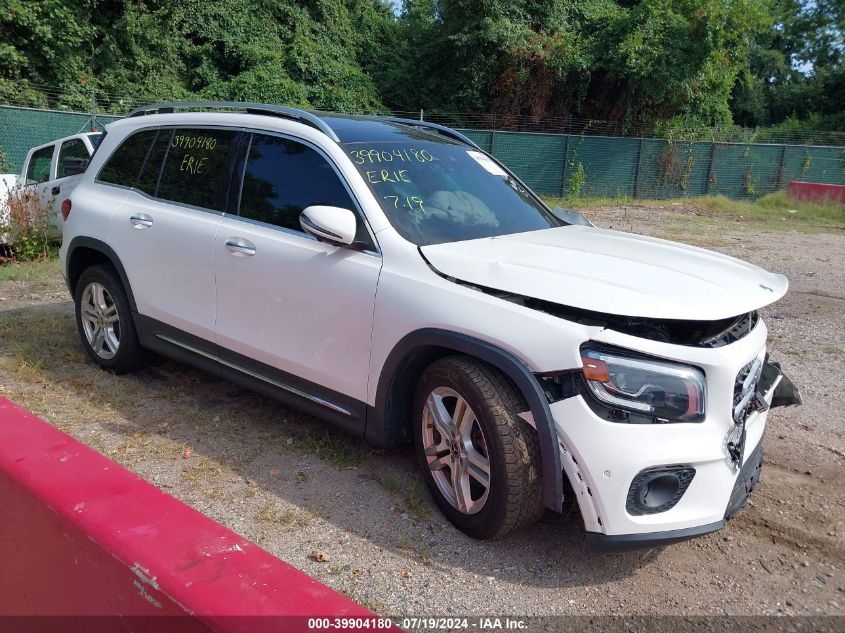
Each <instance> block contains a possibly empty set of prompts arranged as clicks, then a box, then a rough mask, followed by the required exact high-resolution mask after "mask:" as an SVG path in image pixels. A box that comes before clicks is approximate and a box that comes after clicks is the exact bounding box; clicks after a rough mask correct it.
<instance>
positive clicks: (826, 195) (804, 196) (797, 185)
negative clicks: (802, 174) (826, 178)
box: [788, 180, 845, 204]
mask: <svg viewBox="0 0 845 633" xmlns="http://www.w3.org/2000/svg"><path fill="white" fill-rule="evenodd" d="M788 191H789V196H790V197H791V198H795V199H796V200H806V201H808V202H839V203H840V204H845V185H827V184H823V183H818V182H803V181H801V180H792V181H790V183H789V188H788Z"/></svg>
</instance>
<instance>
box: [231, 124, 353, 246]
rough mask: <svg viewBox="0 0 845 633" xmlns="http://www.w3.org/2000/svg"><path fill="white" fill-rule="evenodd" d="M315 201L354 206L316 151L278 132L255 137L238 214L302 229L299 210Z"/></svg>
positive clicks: (345, 207)
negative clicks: (281, 135) (278, 134)
mask: <svg viewBox="0 0 845 633" xmlns="http://www.w3.org/2000/svg"><path fill="white" fill-rule="evenodd" d="M314 204H325V205H329V206H333V207H343V208H344V209H350V210H352V211H354V210H355V205H354V204H353V202H352V199H351V198H350V197H349V193H348V192H347V191H346V188H345V187H344V186H343V183H342V182H341V181H340V178H339V177H338V175H337V174H336V173H335V171H334V169H332V166H331V165H330V164H329V163H328V161H327V160H326V159H325V158H323V156H322V155H321V154H320V153H319V152H317V150H315V149H312V148H311V147H308V146H307V145H303V144H302V143H297V142H296V141H291V140H289V139H285V138H280V137H278V136H265V135H263V134H255V135H253V137H252V143H251V145H250V148H249V155H248V158H247V164H246V171H245V173H244V178H243V187H242V189H241V204H240V215H241V216H242V217H245V218H249V219H251V220H258V221H259V222H265V223H267V224H273V225H275V226H280V227H283V228H286V229H291V230H293V231H299V232H302V227H301V226H300V224H299V214H300V213H302V210H303V209H305V208H306V207H309V206H311V205H314ZM364 232H365V233H366V231H364ZM359 233H361V231H360V230H359Z"/></svg>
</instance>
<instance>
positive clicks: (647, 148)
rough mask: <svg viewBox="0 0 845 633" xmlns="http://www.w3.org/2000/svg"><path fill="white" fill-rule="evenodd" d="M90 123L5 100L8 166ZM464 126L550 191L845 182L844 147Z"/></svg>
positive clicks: (631, 194)
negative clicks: (504, 129)
mask: <svg viewBox="0 0 845 633" xmlns="http://www.w3.org/2000/svg"><path fill="white" fill-rule="evenodd" d="M117 118H118V117H115V116H104V115H97V116H96V120H95V121H93V122H94V124H95V125H97V126H102V125H104V124H106V123H109V122H110V121H114V120H116V119H117ZM91 126H92V115H90V114H84V113H78V112H60V111H55V110H36V109H29V108H16V107H9V106H0V161H2V160H3V159H5V163H6V164H5V165H4V166H3V167H2V169H3V170H4V171H8V172H18V171H20V168H21V166H22V164H23V161H24V158H25V157H26V153H27V151H28V150H29V149H30V148H31V147H35V146H37V145H40V144H42V143H47V142H49V141H51V140H54V139H56V138H60V137H62V136H68V135H71V134H76V133H78V132H83V131H88V130H90V129H91ZM462 131H463V133H464V134H466V135H467V136H468V137H470V138H471V139H472V140H474V141H475V142H476V143H478V145H480V146H481V147H482V148H483V149H485V150H486V151H488V152H490V153H491V154H493V155H494V156H495V157H496V158H498V159H499V160H501V161H502V162H503V163H504V164H505V165H507V166H508V167H509V168H510V169H512V170H513V171H514V172H515V173H516V174H517V175H518V176H519V177H520V178H522V179H523V180H524V181H525V182H526V184H528V185H529V186H530V187H531V188H532V189H534V190H535V191H536V192H537V193H539V194H541V195H546V196H564V195H581V196H603V197H628V198H675V197H683V196H700V195H717V194H721V195H725V196H729V197H732V198H755V197H757V196H760V195H763V194H766V193H771V192H772V191H777V190H778V189H782V188H784V187H786V184H787V183H788V182H789V181H790V180H805V181H808V182H823V183H832V184H845V147H825V146H818V145H772V144H762V143H723V142H711V141H692V142H687V141H677V142H673V141H667V140H663V139H651V138H631V137H624V136H588V135H572V134H550V133H533V132H507V131H490V130H462Z"/></svg>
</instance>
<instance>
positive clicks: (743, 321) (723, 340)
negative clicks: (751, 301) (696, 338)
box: [699, 312, 760, 365]
mask: <svg viewBox="0 0 845 633" xmlns="http://www.w3.org/2000/svg"><path fill="white" fill-rule="evenodd" d="M759 319H760V315H759V314H758V313H757V312H749V313H748V314H743V315H742V316H740V317H737V319H736V321H734V322H733V323H731V325H730V326H729V327H727V328H726V329H724V330H722V331H721V332H719V333H718V334H716V335H714V336H711V337H710V338H706V339H703V340H702V341H701V342H700V343H699V345H701V346H702V347H722V346H724V345H729V344H731V343H733V342H734V341H738V340H739V339H741V338H743V337H744V336H746V335H747V334H748V333H749V332H751V330H753V329H754V326H755V325H757V321H758V320H759ZM750 364H751V363H749V365H750Z"/></svg>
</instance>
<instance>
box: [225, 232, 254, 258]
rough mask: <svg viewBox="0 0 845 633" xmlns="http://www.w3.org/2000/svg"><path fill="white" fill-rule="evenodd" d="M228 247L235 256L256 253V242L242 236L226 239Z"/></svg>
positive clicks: (246, 255) (248, 255)
mask: <svg viewBox="0 0 845 633" xmlns="http://www.w3.org/2000/svg"><path fill="white" fill-rule="evenodd" d="M226 248H228V249H229V251H231V253H232V255H234V256H235V257H252V256H253V255H255V244H253V243H252V242H250V241H249V240H245V239H244V238H242V237H230V238H229V239H228V240H226Z"/></svg>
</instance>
